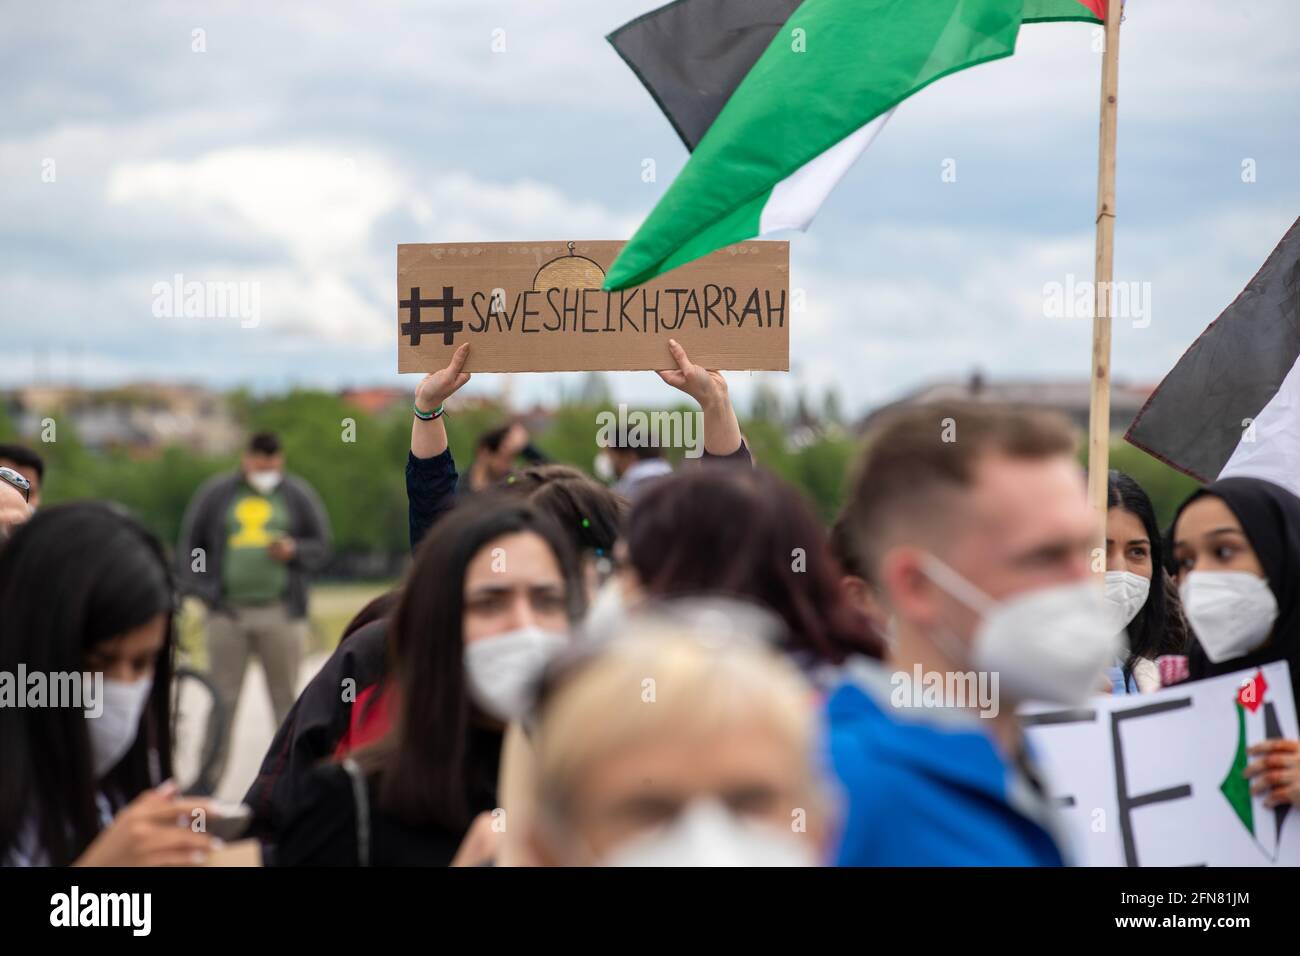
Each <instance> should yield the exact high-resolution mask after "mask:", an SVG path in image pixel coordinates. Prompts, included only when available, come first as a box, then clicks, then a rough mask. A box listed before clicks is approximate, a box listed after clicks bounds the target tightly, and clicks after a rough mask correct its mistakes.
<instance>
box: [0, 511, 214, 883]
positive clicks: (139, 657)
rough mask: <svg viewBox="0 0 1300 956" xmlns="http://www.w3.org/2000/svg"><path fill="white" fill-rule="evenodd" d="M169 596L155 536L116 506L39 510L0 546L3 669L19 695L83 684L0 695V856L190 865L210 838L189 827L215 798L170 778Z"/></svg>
mask: <svg viewBox="0 0 1300 956" xmlns="http://www.w3.org/2000/svg"><path fill="white" fill-rule="evenodd" d="M174 601H175V589H174V587H173V583H172V579H171V574H170V571H169V569H168V563H167V560H166V557H165V555H164V553H163V550H162V547H161V545H160V544H159V543H158V540H157V539H156V538H154V537H153V535H151V534H149V532H147V531H146V530H145V529H144V528H143V527H141V526H140V525H139V524H138V523H136V522H135V521H134V520H132V519H130V518H128V517H126V516H125V515H124V514H122V513H121V512H120V511H118V510H116V509H114V508H112V507H110V506H108V505H104V504H94V503H79V504H67V505H55V506H53V507H50V508H45V509H42V510H41V511H40V512H39V513H37V514H36V515H35V516H34V517H33V518H32V519H31V520H30V521H29V522H27V523H26V524H25V525H23V526H22V527H20V528H19V529H18V530H17V531H15V533H14V535H13V537H12V539H11V540H9V541H8V542H7V543H6V545H5V546H4V549H3V550H2V551H0V675H3V676H7V677H8V678H9V679H10V680H12V681H14V683H13V684H12V685H11V687H12V689H13V690H14V691H15V692H16V693H19V694H24V693H27V692H28V691H29V690H30V689H31V687H32V686H33V685H32V681H33V680H36V681H43V682H44V683H45V686H46V687H47V689H51V690H52V689H53V688H54V687H55V686H56V684H57V685H61V686H62V687H63V688H65V689H67V688H72V687H78V686H79V687H80V693H79V694H76V695H75V696H77V697H79V698H80V699H79V700H57V701H56V700H48V701H46V702H45V703H44V705H42V706H24V707H19V706H4V707H0V762H2V763H3V769H2V770H0V862H4V863H6V864H10V865H54V866H61V865H65V864H68V863H74V862H75V863H78V864H81V865H106V866H128V865H145V866H166V865H187V864H193V863H197V862H201V861H202V859H203V858H204V857H205V855H206V853H207V852H208V850H209V849H211V848H212V846H213V841H212V840H211V839H210V838H209V836H208V835H207V834H206V833H201V832H193V831H192V830H191V829H190V827H189V826H188V824H189V822H190V820H191V813H192V812H193V811H194V810H196V809H200V808H205V807H206V806H207V804H205V803H204V802H202V801H191V800H183V799H177V798H176V797H175V787H174V785H173V784H171V783H170V782H167V783H165V784H163V783H162V781H164V780H167V779H168V778H169V777H170V775H171V729H170V728H171V721H170V697H171V677H172V648H173V637H172V612H173V607H174ZM19 674H22V675H24V676H25V677H26V680H25V681H23V682H22V683H21V684H20V683H19V682H18V681H17V675H19ZM24 685H25V686H24ZM93 697H98V698H99V699H98V700H93V699H91V698H93ZM11 703H12V702H11ZM160 784H162V785H161V786H160ZM178 818H179V819H183V820H184V821H185V823H186V825H184V826H182V825H178V822H177V821H178Z"/></svg>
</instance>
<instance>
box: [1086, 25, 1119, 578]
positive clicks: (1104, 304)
mask: <svg viewBox="0 0 1300 956" xmlns="http://www.w3.org/2000/svg"><path fill="white" fill-rule="evenodd" d="M1122 7H1123V4H1122V2H1121V0H1109V2H1108V3H1107V4H1106V48H1105V51H1104V52H1103V54H1102V61H1101V134H1100V146H1099V155H1098V159H1097V260H1096V272H1095V274H1096V282H1095V284H1094V286H1093V293H1094V295H1093V301H1094V312H1093V320H1092V401H1091V405H1090V407H1089V413H1088V500H1089V501H1090V502H1091V503H1092V506H1093V508H1094V509H1096V512H1097V515H1098V518H1099V520H1098V528H1097V538H1096V544H1095V545H1094V547H1100V549H1101V550H1100V552H1098V551H1094V552H1093V556H1094V562H1093V566H1094V569H1095V570H1099V571H1100V572H1101V573H1105V570H1106V561H1105V556H1106V520H1105V519H1106V486H1107V477H1108V475H1109V472H1110V320H1111V315H1110V309H1111V281H1112V278H1113V276H1114V265H1115V134H1116V119H1117V115H1118V114H1117V107H1118V102H1117V100H1118V95H1119V21H1120V17H1121V16H1122V15H1123V9H1122ZM1098 555H1100V562H1098V561H1097V560H1096V557H1097V556H1098Z"/></svg>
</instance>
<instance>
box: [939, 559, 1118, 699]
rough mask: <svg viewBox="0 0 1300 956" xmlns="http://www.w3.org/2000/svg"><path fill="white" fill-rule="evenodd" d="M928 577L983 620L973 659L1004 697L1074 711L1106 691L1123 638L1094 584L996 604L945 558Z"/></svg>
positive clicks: (1033, 593)
mask: <svg viewBox="0 0 1300 956" xmlns="http://www.w3.org/2000/svg"><path fill="white" fill-rule="evenodd" d="M926 573H927V574H928V575H929V577H930V579H931V580H932V581H934V582H935V583H936V584H937V585H939V587H941V588H943V590H945V591H946V592H948V594H949V595H951V596H952V597H954V598H956V599H957V600H958V601H960V602H961V603H962V604H965V605H966V606H967V607H969V608H970V609H971V610H973V611H977V612H979V613H980V614H982V615H983V616H982V619H981V620H980V623H979V624H978V626H977V627H976V628H975V635H974V640H973V643H972V645H971V648H970V650H969V652H968V654H967V659H968V661H969V665H970V666H971V668H972V669H974V670H975V671H983V672H986V673H996V674H997V675H998V684H999V693H1001V694H1005V695H1006V696H1007V698H1009V699H1010V700H1012V701H1014V702H1016V703H1022V702H1024V701H1031V700H1032V701H1043V702H1044V703H1055V704H1068V705H1072V706H1073V705H1078V704H1081V703H1083V702H1084V701H1085V700H1087V699H1088V697H1089V696H1090V695H1091V694H1093V693H1094V692H1095V691H1096V690H1097V688H1098V687H1100V686H1101V678H1102V675H1104V674H1105V672H1106V668H1107V667H1108V666H1109V665H1110V663H1111V660H1112V659H1113V658H1114V656H1115V654H1116V652H1117V650H1118V648H1119V635H1118V634H1117V633H1116V632H1115V631H1114V630H1112V629H1111V627H1110V624H1109V622H1108V620H1107V616H1106V603H1105V599H1104V598H1103V596H1102V592H1101V589H1100V588H1099V587H1097V586H1096V584H1095V583H1094V582H1092V581H1078V582H1075V583H1073V584H1058V585H1053V586H1051V587H1045V588H1039V589H1038V590H1035V591H1027V592H1024V593H1022V594H1015V595H1012V596H1011V597H1009V598H1007V599H1005V600H1003V601H995V600H994V599H993V598H991V597H989V596H988V595H987V594H985V593H984V592H983V591H981V590H980V589H979V588H977V587H975V585H973V584H971V583H970V582H969V581H967V580H966V579H965V578H964V577H962V576H961V575H960V574H958V573H957V572H956V571H954V570H953V569H952V568H950V567H948V565H946V564H944V563H943V562H942V561H940V560H939V559H938V558H935V557H933V556H931V559H930V561H929V562H928V564H927V568H926Z"/></svg>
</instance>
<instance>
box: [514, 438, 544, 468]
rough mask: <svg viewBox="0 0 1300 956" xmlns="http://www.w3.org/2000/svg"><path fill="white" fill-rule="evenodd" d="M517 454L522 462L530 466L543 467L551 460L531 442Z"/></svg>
mask: <svg viewBox="0 0 1300 956" xmlns="http://www.w3.org/2000/svg"><path fill="white" fill-rule="evenodd" d="M519 454H520V455H521V456H522V457H523V459H524V461H526V462H528V464H530V465H545V464H547V463H548V462H549V461H550V460H551V459H549V458H547V457H546V454H545V453H544V452H543V451H542V450H541V449H540V448H538V447H537V446H536V445H534V444H533V443H532V442H531V441H530V442H529V443H528V444H527V445H525V446H524V447H523V448H521V449H520V450H519Z"/></svg>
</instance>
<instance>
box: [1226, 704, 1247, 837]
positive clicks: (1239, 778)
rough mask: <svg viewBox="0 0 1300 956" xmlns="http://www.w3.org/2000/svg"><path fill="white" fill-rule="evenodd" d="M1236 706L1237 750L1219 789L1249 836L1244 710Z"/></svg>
mask: <svg viewBox="0 0 1300 956" xmlns="http://www.w3.org/2000/svg"><path fill="white" fill-rule="evenodd" d="M1236 706H1237V752H1236V753H1235V754H1234V755H1233V758H1232V767H1231V768H1230V769H1229V770H1228V775H1227V776H1226V777H1224V778H1223V783H1222V784H1220V785H1219V789H1220V790H1221V791H1223V795H1224V796H1225V797H1226V798H1227V799H1228V803H1229V804H1231V806H1232V809H1233V811H1234V812H1235V813H1236V814H1237V817H1238V819H1240V820H1241V823H1242V825H1243V826H1244V827H1245V828H1246V830H1247V831H1249V833H1250V835H1251V836H1254V835H1255V808H1254V805H1253V804H1252V803H1251V802H1250V781H1249V780H1247V779H1246V778H1245V776H1243V774H1244V772H1245V770H1246V756H1247V755H1246V710H1245V708H1244V707H1242V706H1241V703H1240V702H1237V703H1236Z"/></svg>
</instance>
